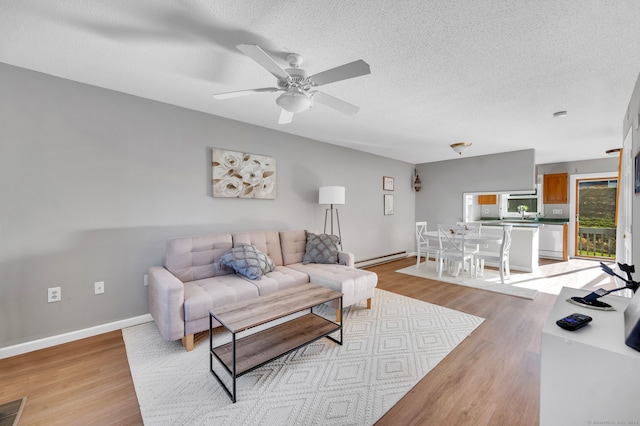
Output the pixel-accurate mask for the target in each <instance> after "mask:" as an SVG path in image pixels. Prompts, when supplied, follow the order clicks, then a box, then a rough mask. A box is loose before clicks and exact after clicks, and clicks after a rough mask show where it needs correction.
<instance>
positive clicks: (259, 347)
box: [209, 283, 344, 403]
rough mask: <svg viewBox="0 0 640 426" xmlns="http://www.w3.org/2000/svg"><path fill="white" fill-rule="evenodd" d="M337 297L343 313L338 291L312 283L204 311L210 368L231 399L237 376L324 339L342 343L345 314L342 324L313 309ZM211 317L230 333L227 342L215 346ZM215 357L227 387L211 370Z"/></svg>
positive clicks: (233, 400)
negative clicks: (335, 335)
mask: <svg viewBox="0 0 640 426" xmlns="http://www.w3.org/2000/svg"><path fill="white" fill-rule="evenodd" d="M336 299H340V311H341V312H342V293H341V292H339V291H335V290H331V289H328V288H326V287H322V286H319V285H316V284H313V283H312V284H304V285H301V286H295V287H292V288H288V289H285V290H278V291H275V292H273V293H270V294H268V295H265V296H259V297H257V298H255V299H251V300H247V301H243V302H236V303H231V304H229V305H225V306H221V307H219V308H214V309H212V310H211V311H210V312H209V371H211V374H213V376H214V377H215V378H216V379H217V380H218V382H219V383H220V385H221V386H222V388H223V389H224V390H225V391H226V392H227V394H228V395H229V398H231V401H232V402H234V403H235V402H236V380H237V378H238V377H240V376H242V375H244V374H246V373H248V372H250V371H252V370H255V369H256V368H259V367H261V366H263V365H264V364H266V363H268V362H270V361H273V360H274V359H276V358H279V357H281V356H283V355H286V354H288V353H289V352H292V351H295V350H296V349H299V348H301V347H303V346H306V345H308V344H309V343H312V342H315V341H316V340H319V339H321V338H323V337H327V338H329V339H331V340H333V341H334V342H336V343H338V344H340V345H342V326H343V323H344V318H342V323H336V322H333V321H330V320H328V319H326V318H323V317H321V316H319V315H317V314H315V313H313V308H314V307H315V306H317V305H320V304H322V303H325V302H329V301H331V300H336ZM306 310H309V312H308V313H307V314H304V315H302V316H299V317H297V318H294V319H291V320H289V321H286V322H284V323H281V324H278V325H274V326H273V327H270V328H267V329H265V330H262V331H258V332H256V333H254V334H250V335H248V336H246V337H242V338H237V334H238V333H240V332H242V331H244V330H248V329H250V328H253V327H257V326H259V325H262V324H267V323H269V322H271V321H275V320H277V319H280V318H283V317H286V316H287V315H291V314H295V313H297V312H302V311H306ZM214 319H215V320H217V321H218V322H219V323H220V324H222V326H223V327H224V328H225V329H226V330H227V331H228V332H229V333H231V342H230V343H226V344H224V345H220V346H217V347H215V348H214V347H213V333H212V331H211V329H212V328H213V320H214ZM337 331H339V332H340V340H338V339H335V338H333V337H332V336H330V334H333V333H335V332H337ZM214 358H216V359H217V361H218V363H219V364H221V365H222V367H223V368H224V369H225V370H226V371H227V373H228V374H229V375H230V376H231V379H232V389H229V388H228V387H227V385H225V383H224V382H223V381H222V379H221V378H220V377H219V376H218V374H216V372H215V371H214V370H213V360H214Z"/></svg>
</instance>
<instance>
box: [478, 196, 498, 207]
mask: <svg viewBox="0 0 640 426" xmlns="http://www.w3.org/2000/svg"><path fill="white" fill-rule="evenodd" d="M497 203H498V196H497V195H496V194H483V195H478V204H480V205H486V204H497Z"/></svg>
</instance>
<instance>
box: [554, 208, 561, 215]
mask: <svg viewBox="0 0 640 426" xmlns="http://www.w3.org/2000/svg"><path fill="white" fill-rule="evenodd" d="M553 214H562V209H553Z"/></svg>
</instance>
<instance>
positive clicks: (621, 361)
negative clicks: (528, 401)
mask: <svg viewBox="0 0 640 426" xmlns="http://www.w3.org/2000/svg"><path fill="white" fill-rule="evenodd" d="M587 294H589V292H588V291H585V290H577V289H572V288H567V287H564V288H563V289H562V291H561V293H560V295H559V296H558V299H557V301H556V304H555V306H554V308H553V310H552V311H551V314H550V315H549V318H548V319H547V322H546V323H545V326H544V328H543V329H542V340H541V377H540V424H541V425H543V426H546V425H548V426H557V425H597V424H616V425H630V424H635V425H639V424H640V352H638V351H636V350H634V349H631V348H630V347H628V346H626V345H625V343H624V316H623V313H624V310H625V308H626V306H627V304H628V303H629V301H630V299H628V298H625V297H621V296H614V295H607V296H604V297H603V298H602V299H601V300H602V301H604V302H607V303H609V304H610V305H612V306H613V307H614V308H615V309H616V310H615V311H599V310H595V309H588V308H583V307H580V306H577V305H574V304H571V303H569V302H567V301H566V300H567V299H568V298H569V297H571V296H584V295H587ZM575 312H577V313H581V314H585V315H589V316H590V317H592V318H593V321H591V323H589V325H587V326H585V327H583V328H581V329H579V330H576V331H567V330H564V329H562V328H560V327H558V326H557V325H556V320H558V319H560V318H563V317H565V316H567V315H570V314H572V313H575Z"/></svg>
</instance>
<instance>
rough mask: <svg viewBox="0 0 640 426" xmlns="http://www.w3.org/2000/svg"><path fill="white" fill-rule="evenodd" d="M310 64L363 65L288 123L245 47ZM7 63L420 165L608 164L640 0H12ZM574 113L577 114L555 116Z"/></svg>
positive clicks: (638, 43) (4, 31)
mask: <svg viewBox="0 0 640 426" xmlns="http://www.w3.org/2000/svg"><path fill="white" fill-rule="evenodd" d="M240 43H248V44H258V45H259V46H261V47H262V48H263V49H264V50H266V51H268V52H269V53H270V54H272V55H273V57H274V58H275V59H276V60H277V61H278V62H279V63H280V64H281V66H283V67H285V68H286V67H287V64H286V61H285V60H284V58H285V57H286V55H287V53H289V52H296V53H299V54H301V55H302V56H303V57H304V60H305V61H304V63H303V64H302V68H305V69H306V70H307V71H308V72H309V73H311V74H313V73H316V72H319V71H323V70H325V69H328V68H332V67H335V66H338V65H342V64H344V63H347V62H351V61H354V60H357V59H363V60H365V61H366V62H367V63H369V65H370V66H371V74H370V75H366V76H362V77H358V78H354V79H350V80H345V81H341V82H337V83H333V84H330V85H326V86H323V87H322V91H323V92H325V93H327V94H330V95H333V96H335V97H338V98H340V99H343V100H345V101H347V102H350V103H352V104H355V105H358V106H359V107H360V108H361V109H360V111H359V112H358V113H357V114H356V115H354V116H347V115H343V114H341V113H339V112H337V111H335V110H332V109H329V108H327V107H325V106H323V105H319V104H318V105H316V106H314V107H313V108H312V109H311V110H309V111H306V112H303V113H300V114H296V115H295V116H294V118H293V122H292V123H291V124H287V125H279V124H277V121H278V116H279V108H278V107H277V105H276V104H275V98H276V97H277V94H275V93H261V94H256V95H252V96H245V97H241V98H234V99H228V100H214V99H213V98H212V95H213V94H215V93H220V92H227V91H233V90H242V89H249V88H258V87H269V86H274V85H275V78H274V77H273V76H272V75H271V74H269V73H268V72H267V71H265V70H264V69H263V68H261V67H260V66H258V64H257V63H255V62H254V61H253V60H251V59H250V58H248V57H247V56H245V55H243V54H242V53H241V52H240V51H238V50H237V49H236V48H235V46H236V45H237V44H240ZM0 62H5V63H7V64H11V65H15V66H19V67H23V68H28V69H32V70H35V71H40V72H43V73H47V74H51V75H54V76H59V77H63V78H67V79H71V80H76V81H79V82H82V83H88V84H92V85H95V86H100V87H105V88H108V89H112V90H117V91H121V92H124V93H130V94H133V95H137V96H142V97H144V98H149V99H154V100H158V101H161V102H166V103H170V104H175V105H179V106H182V107H186V108H190V109H194V110H198V111H203V112H207V113H211V114H215V115H219V116H222V117H228V118H232V119H235V120H239V121H243V122H247V123H252V124H256V125H259V126H263V127H268V128H272V129H276V130H280V131H283V132H287V133H292V134H296V135H300V136H305V137H309V138H312V139H316V140H320V141H324V142H327V143H332V144H336V145H341V146H346V147H351V148H354V149H357V150H362V151H367V152H371V153H374V154H379V155H383V156H386V157H391V158H395V159H399V160H403V161H407V162H410V163H416V164H417V163H425V162H432V161H439V160H446V159H452V158H456V157H458V155H457V154H455V153H454V152H453V151H452V150H451V148H449V145H450V144H451V143H454V142H459V141H469V142H472V143H473V146H472V147H471V148H470V149H469V150H468V151H467V152H465V154H464V156H467V157H468V156H477V155H485V154H493V153H498V152H505V151H515V150H521V149H529V148H534V149H535V150H536V162H537V163H551V162H559V161H570V160H585V159H594V158H604V157H605V150H607V149H610V148H614V147H619V146H621V144H622V138H623V135H622V121H623V117H624V114H625V113H626V108H627V105H628V102H629V99H630V97H631V92H632V90H633V86H634V84H635V81H636V78H637V77H638V73H639V72H640V1H637V0H616V1H594V0H581V1H575V0H571V1H568V0H547V1H544V0H538V1H529V0H526V1H525V0H520V1H516V0H505V1H495V0H485V1H479V0H464V1H462V0H461V1H449V0H438V1H428V0H407V1H398V0H393V1H392V0H351V1H349V0H314V1H278V2H274V1H272V2H257V1H251V2H239V1H238V0H216V1H210V0H192V1H166V0H135V1H133V0H129V1H125V0H117V1H115V0H109V1H107V0H102V1H86V0H29V1H25V0H2V1H0ZM559 110H567V111H568V115H567V117H564V118H561V119H554V118H553V116H552V114H553V113H554V112H556V111H559Z"/></svg>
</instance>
